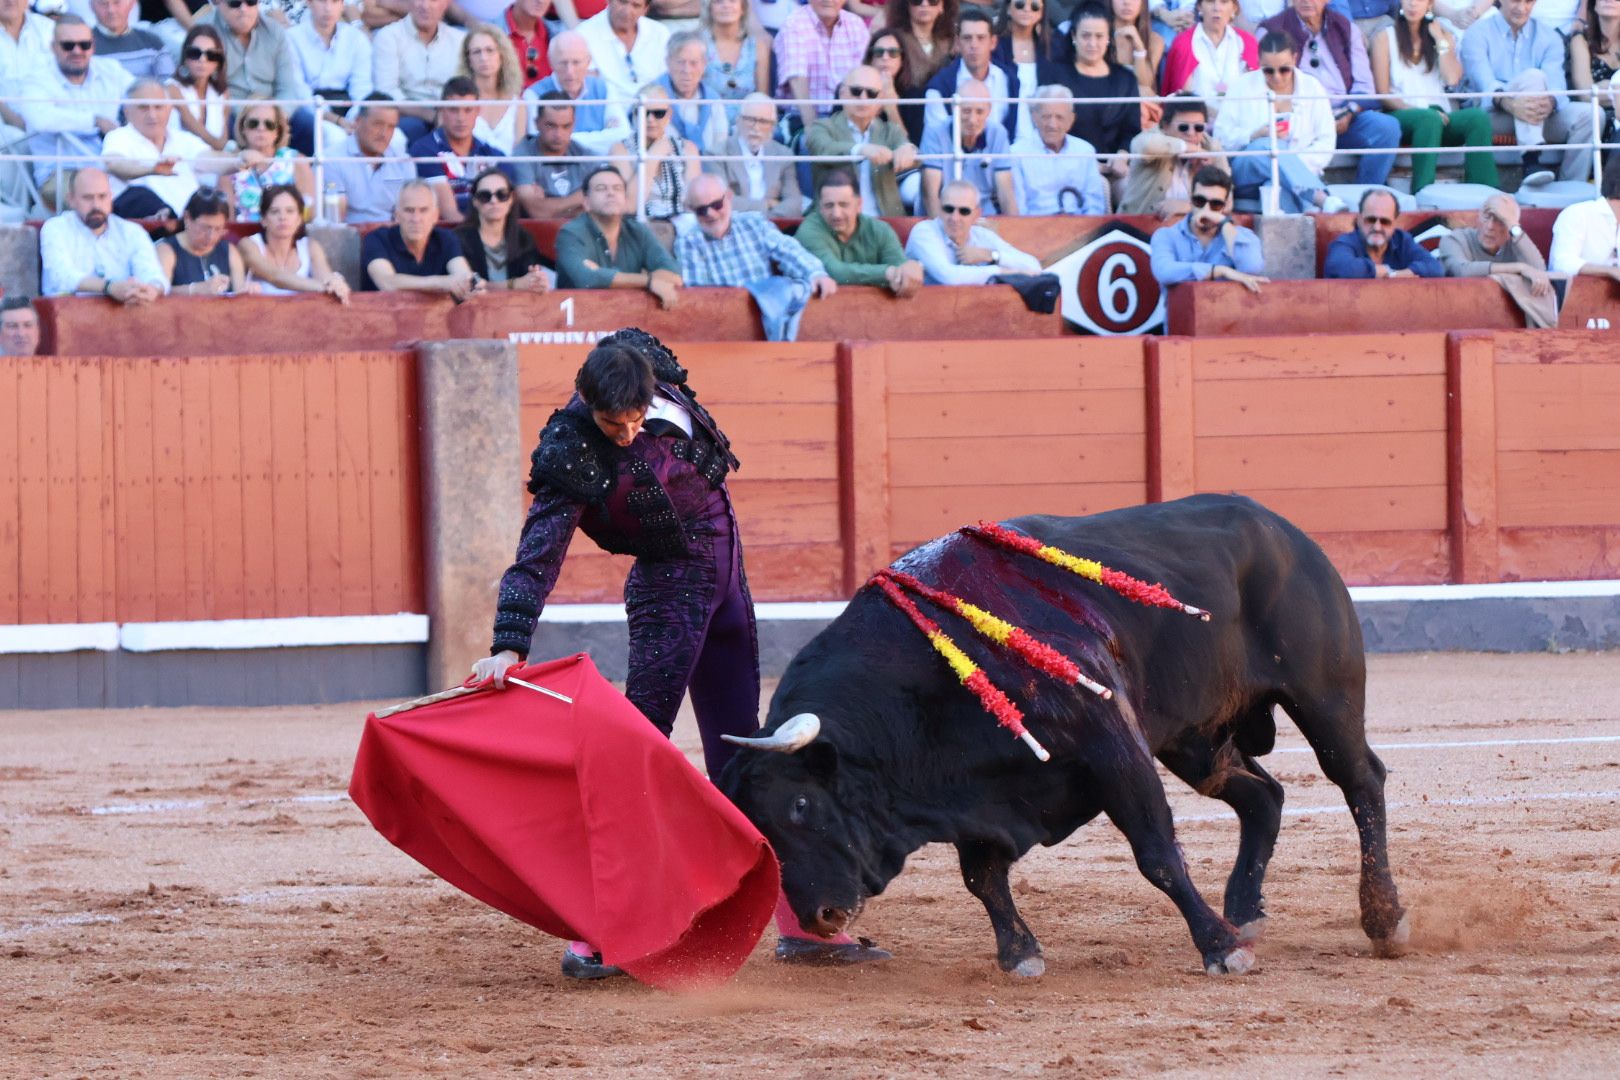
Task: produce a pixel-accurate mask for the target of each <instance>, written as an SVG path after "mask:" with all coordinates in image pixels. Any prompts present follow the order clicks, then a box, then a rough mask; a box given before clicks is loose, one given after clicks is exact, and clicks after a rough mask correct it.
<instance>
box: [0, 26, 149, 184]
mask: <svg viewBox="0 0 1620 1080" xmlns="http://www.w3.org/2000/svg"><path fill="white" fill-rule="evenodd" d="M95 49H96V44H95V37H94V35H93V34H92V32H91V30H90V26H89V24H87V23H86V22H85V21H84V20H83V19H81V18H79V17H78V16H77V15H63V16H62V17H61V18H60V19H58V20H57V22H56V27H55V32H54V34H53V36H52V39H51V52H52V55H53V56H54V57H55V62H54V63H51V64H47V65H44V66H42V67H36V68H35V69H34V70H33V71H32V72H31V73H29V74H28V75H26V76H24V77H23V78H20V79H17V80H15V81H14V82H12V83H11V84H10V86H9V93H10V94H11V95H12V96H13V97H16V98H33V99H36V100H32V101H17V102H16V103H15V105H13V106H12V107H13V108H14V109H15V110H16V114H17V116H18V118H20V119H21V120H22V121H23V126H24V127H25V128H26V129H27V130H28V133H29V134H31V135H35V134H37V135H39V136H40V137H39V138H35V139H31V140H30V141H29V143H28V152H29V153H31V154H61V155H62V156H63V157H65V158H67V159H68V161H67V164H68V165H69V167H70V168H71V167H72V158H73V157H75V156H79V155H82V154H84V153H85V152H86V151H88V152H90V153H99V152H100V151H101V139H102V136H104V135H106V134H107V132H109V131H111V130H112V129H113V128H115V127H117V126H118V121H117V119H116V118H117V116H118V106H117V105H116V104H114V103H113V102H115V101H116V100H117V99H119V98H121V97H123V96H124V91H125V90H126V89H128V87H129V84H130V83H131V82H133V81H134V79H133V78H131V76H130V74H129V72H127V71H125V70H124V68H123V67H122V66H121V65H119V64H117V63H114V62H113V61H111V60H102V59H99V58H97V57H96V56H95ZM40 98H48V99H50V100H48V101H41V100H37V99H40ZM55 171H56V163H55V162H54V161H51V160H42V161H36V162H35V163H34V178H35V180H36V181H37V182H38V183H39V184H40V186H41V188H42V193H43V194H44V196H45V199H46V201H47V202H50V203H52V204H53V205H54V204H55V200H56V196H57V194H58V193H57V191H56V182H55V177H54V176H53V175H52V174H53V173H54V172H55Z"/></svg>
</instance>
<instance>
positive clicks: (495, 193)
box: [473, 187, 512, 204]
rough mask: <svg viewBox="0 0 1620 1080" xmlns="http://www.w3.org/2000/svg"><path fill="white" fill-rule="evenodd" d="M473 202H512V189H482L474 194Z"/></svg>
mask: <svg viewBox="0 0 1620 1080" xmlns="http://www.w3.org/2000/svg"><path fill="white" fill-rule="evenodd" d="M473 201H474V202H480V203H486V204H487V203H492V202H511V201H512V189H511V188H509V187H499V188H480V189H479V190H478V191H475V192H473Z"/></svg>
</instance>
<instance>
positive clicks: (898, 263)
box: [793, 169, 923, 299]
mask: <svg viewBox="0 0 1620 1080" xmlns="http://www.w3.org/2000/svg"><path fill="white" fill-rule="evenodd" d="M855 185H856V180H855V177H854V175H852V174H851V173H850V172H849V170H848V169H834V170H833V171H832V172H830V173H828V174H827V176H826V178H825V179H823V180H822V182H821V189H820V190H819V191H817V192H816V209H815V210H814V212H812V213H811V214H810V216H809V217H807V218H805V219H804V223H803V224H801V225H800V226H799V231H798V232H796V233H794V234H793V238H794V239H795V240H797V241H798V242H799V243H800V244H802V245H804V248H805V250H806V251H808V252H810V254H812V255H814V256H815V257H816V258H818V259H820V260H821V264H822V265H823V266H825V267H826V268H827V273H828V274H829V275H831V277H832V279H833V280H834V281H836V282H838V284H840V285H881V286H883V287H885V288H887V289H888V290H889V291H890V292H892V293H894V295H895V296H898V297H900V298H902V299H910V298H911V297H913V296H916V295H917V291H918V290H919V289H921V288H922V283H923V269H922V264H921V263H919V262H917V261H916V260H914V259H907V258H906V253H905V250H904V249H903V248H901V247H900V238H899V237H898V236H896V235H895V232H894V229H893V228H892V227H891V226H890V225H889V223H888V222H886V221H882V220H880V219H878V218H875V217H868V216H867V215H865V214H863V213H861V197H860V194H859V192H858V191H857V190H856V186H855Z"/></svg>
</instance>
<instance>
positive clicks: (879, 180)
mask: <svg viewBox="0 0 1620 1080" xmlns="http://www.w3.org/2000/svg"><path fill="white" fill-rule="evenodd" d="M882 92H883V76H881V75H879V74H878V72H877V69H876V68H871V67H867V66H866V65H865V64H861V65H859V66H857V67H854V68H851V69H850V72H849V74H848V75H845V76H844V81H843V83H842V84H840V85H839V87H838V100H840V101H842V102H843V103H844V104H843V108H842V109H841V110H839V111H838V112H835V113H833V114H832V115H831V116H829V117H827V118H826V119H825V120H817V121H816V122H815V123H814V124H811V125H810V126H809V127H808V128H806V129H805V133H804V148H805V151H806V152H807V153H809V154H810V155H811V156H813V157H847V158H849V159H850V163H849V164H847V165H845V164H840V163H839V162H836V161H818V162H816V163H815V164H814V165H813V166H812V167H811V172H812V181H813V183H812V186H813V187H814V188H815V189H816V190H817V191H820V190H821V184H822V181H824V180H825V179H826V177H827V174H828V173H829V172H831V171H832V170H833V169H849V170H850V171H851V173H852V174H853V175H854V176H855V181H856V187H855V193H856V194H857V195H859V196H860V209H861V210H862V211H863V212H865V213H868V214H871V215H873V216H874V217H900V216H901V215H903V214H904V213H905V212H906V211H905V207H904V206H902V205H901V202H900V187H899V184H898V183H897V182H896V180H895V177H896V176H898V175H899V174H900V173H903V172H905V171H906V170H907V169H910V168H912V167H913V166H915V165H916V164H917V148H916V147H915V146H912V145H911V143H910V142H909V141H908V140H907V139H906V129H905V128H903V127H901V126H900V125H898V124H895V123H892V122H890V121H889V120H888V119H887V118H886V117H883V116H880V115H879V113H880V112H881V111H882V109H881V106H879V105H878V103H877V97H878V95H879V94H881V93H882Z"/></svg>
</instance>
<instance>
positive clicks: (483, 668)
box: [472, 649, 523, 690]
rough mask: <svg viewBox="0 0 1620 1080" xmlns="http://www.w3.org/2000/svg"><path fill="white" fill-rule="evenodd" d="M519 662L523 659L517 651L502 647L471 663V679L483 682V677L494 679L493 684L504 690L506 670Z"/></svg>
mask: <svg viewBox="0 0 1620 1080" xmlns="http://www.w3.org/2000/svg"><path fill="white" fill-rule="evenodd" d="M521 663H523V660H522V659H521V658H520V657H519V656H518V654H517V653H515V652H513V651H512V650H511V649H503V650H501V651H500V652H498V653H496V654H495V655H494V656H486V657H484V658H483V659H482V660H479V661H477V662H476V663H474V664H473V666H472V673H473V680H474V681H475V682H483V681H484V680H485V679H494V680H495V685H496V686H497V687H499V688H500V689H502V690H505V689H506V673H507V671H508V670H510V669H511V668H515V667H517V666H518V665H519V664H521Z"/></svg>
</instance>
